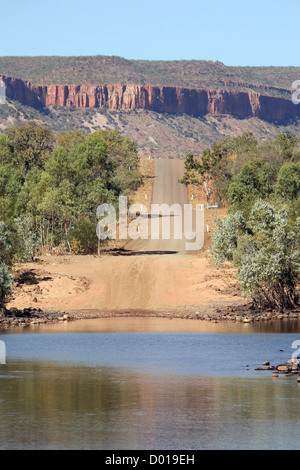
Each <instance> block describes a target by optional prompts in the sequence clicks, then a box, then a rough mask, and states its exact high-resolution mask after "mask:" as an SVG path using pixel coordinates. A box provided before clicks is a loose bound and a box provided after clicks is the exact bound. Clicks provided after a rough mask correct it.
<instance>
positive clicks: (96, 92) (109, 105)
mask: <svg viewBox="0 0 300 470" xmlns="http://www.w3.org/2000/svg"><path fill="white" fill-rule="evenodd" d="M0 77H1V78H2V80H3V81H4V83H5V85H6V95H7V97H8V98H10V99H13V100H17V101H19V102H20V103H22V104H23V105H27V106H33V107H44V106H75V107H78V108H101V109H112V110H136V109H145V110H150V111H156V112H162V113H171V114H188V115H192V116H203V115H206V114H212V115H223V114H230V115H232V116H235V117H238V118H250V117H258V118H260V119H262V120H266V121H270V122H272V121H280V122H284V121H288V120H291V119H295V118H297V117H298V116H300V106H296V105H295V104H293V103H292V100H291V99H285V98H280V97H275V96H268V95H262V94H260V93H258V92H256V91H252V90H250V91H241V92H239V91H237V92H235V91H230V90H204V89H191V88H181V87H171V86H170V87H168V86H151V85H99V86H95V85H94V86H87V85H77V86H76V85H49V86H47V85H42V86H38V85H31V84H30V82H28V81H25V80H21V79H19V78H15V77H7V76H4V75H2V76H1V75H0Z"/></svg>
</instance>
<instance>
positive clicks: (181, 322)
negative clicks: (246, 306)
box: [0, 317, 300, 334]
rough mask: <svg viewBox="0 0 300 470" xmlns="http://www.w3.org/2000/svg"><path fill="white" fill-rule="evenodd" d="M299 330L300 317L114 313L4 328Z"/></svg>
mask: <svg viewBox="0 0 300 470" xmlns="http://www.w3.org/2000/svg"><path fill="white" fill-rule="evenodd" d="M16 332H17V333H19V332H22V333H34V332H37V333H51V332H53V333H58V332H63V333H90V332H91V333H117V332H131V333H243V334H244V333H245V334H246V333H299V332H300V319H283V320H269V321H259V322H256V321H255V322H252V323H242V322H233V321H219V322H210V321H204V320H191V319H181V318H173V319H169V318H156V317H112V318H95V319H82V320H77V321H74V322H67V321H65V322H59V323H52V324H51V323H47V324H41V325H31V326H30V327H27V328H24V327H22V326H20V327H14V328H10V329H8V330H1V329H0V333H1V334H11V333H16Z"/></svg>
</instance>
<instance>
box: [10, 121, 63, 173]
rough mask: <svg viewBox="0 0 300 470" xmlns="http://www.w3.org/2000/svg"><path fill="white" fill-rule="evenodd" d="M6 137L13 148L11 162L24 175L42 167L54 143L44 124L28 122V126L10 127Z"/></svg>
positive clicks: (52, 136)
mask: <svg viewBox="0 0 300 470" xmlns="http://www.w3.org/2000/svg"><path fill="white" fill-rule="evenodd" d="M6 135H7V136H8V139H9V142H10V145H11V146H12V148H13V161H14V163H15V164H16V166H17V168H19V169H20V170H22V172H23V173H24V174H25V175H26V174H27V173H28V171H29V170H30V169H31V168H34V167H37V168H39V169H42V168H43V167H44V164H45V161H46V160H47V159H48V158H49V157H50V154H51V151H52V150H53V147H54V143H55V139H54V134H53V132H52V131H51V130H50V129H48V128H47V127H46V126H45V125H44V124H38V123H36V122H35V121H30V122H29V123H28V124H23V125H21V126H12V127H10V128H9V129H8V130H7V131H6Z"/></svg>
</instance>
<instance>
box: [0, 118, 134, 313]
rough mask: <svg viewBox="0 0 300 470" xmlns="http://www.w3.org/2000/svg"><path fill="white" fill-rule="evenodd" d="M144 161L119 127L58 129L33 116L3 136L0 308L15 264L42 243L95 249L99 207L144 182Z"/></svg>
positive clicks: (87, 250) (85, 250) (52, 247)
mask: <svg viewBox="0 0 300 470" xmlns="http://www.w3.org/2000/svg"><path fill="white" fill-rule="evenodd" d="M138 164H139V157H138V150H137V145H136V144H135V143H134V142H132V141H131V140H130V139H129V138H128V137H127V136H124V135H122V134H121V133H120V132H119V131H116V130H103V129H101V130H99V131H96V132H93V133H91V134H85V133H82V132H79V131H70V132H64V133H58V134H54V133H53V132H52V131H51V130H50V129H49V128H48V127H47V126H45V125H43V124H39V123H36V122H35V121H32V122H29V123H26V124H24V125H20V126H12V127H10V128H8V129H7V130H6V131H5V132H4V133H2V134H0V221H1V222H0V290H1V292H0V303H1V306H2V305H3V299H4V297H5V295H7V294H8V293H9V292H10V290H11V282H12V278H11V275H10V267H11V266H12V264H13V263H14V262H15V261H17V260H28V259H33V258H34V256H35V254H36V250H37V249H38V248H41V249H42V250H47V251H49V252H52V251H53V250H55V249H60V250H63V251H64V250H66V251H69V252H76V253H82V254H87V253H93V252H96V251H97V241H98V240H97V236H96V225H97V219H96V209H97V207H98V205H100V204H102V203H104V202H105V203H110V204H113V205H115V207H116V209H117V208H118V198H119V196H120V195H121V194H122V195H129V194H130V192H132V191H134V190H136V189H137V188H138V187H139V186H140V185H141V184H142V175H141V173H140V172H139V170H138ZM1 299H2V302H1Z"/></svg>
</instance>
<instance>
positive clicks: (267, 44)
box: [0, 0, 300, 66]
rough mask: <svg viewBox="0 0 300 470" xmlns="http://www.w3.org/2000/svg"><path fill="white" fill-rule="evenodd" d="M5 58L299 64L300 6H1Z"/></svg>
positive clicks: (33, 1)
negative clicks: (99, 57) (85, 57)
mask: <svg viewBox="0 0 300 470" xmlns="http://www.w3.org/2000/svg"><path fill="white" fill-rule="evenodd" d="M1 3H2V5H1V4H0V13H1V16H2V20H1V42H0V55H1V56H3V55H4V56H9V55H31V56H32V55H97V54H100V55H118V56H122V57H125V58H127V59H159V60H167V59H169V60H180V59H203V60H213V61H215V60H219V61H221V62H224V63H225V64H226V65H295V66H296V65H297V66H298V65H300V61H299V55H298V41H299V33H298V32H299V25H298V21H299V18H300V2H299V1H297V0H295V1H293V2H292V1H289V0H286V1H278V0H272V1H270V0H260V1H258V0H250V1H249V2H248V3H245V2H238V1H232V0H227V1H219V0H210V1H208V0H207V1H201V0H200V1H196V0H160V1H159V0H152V1H149V2H147V3H146V2H143V0H140V1H138V0H127V1H126V0H123V1H121V0H114V1H112V2H109V1H102V0H100V1H96V0H87V1H85V2H84V1H78V0H72V1H71V0H60V1H58V0H52V1H51V2H41V0H39V1H37V0H28V1H24V0H15V1H14V2H5V4H3V2H1Z"/></svg>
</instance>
